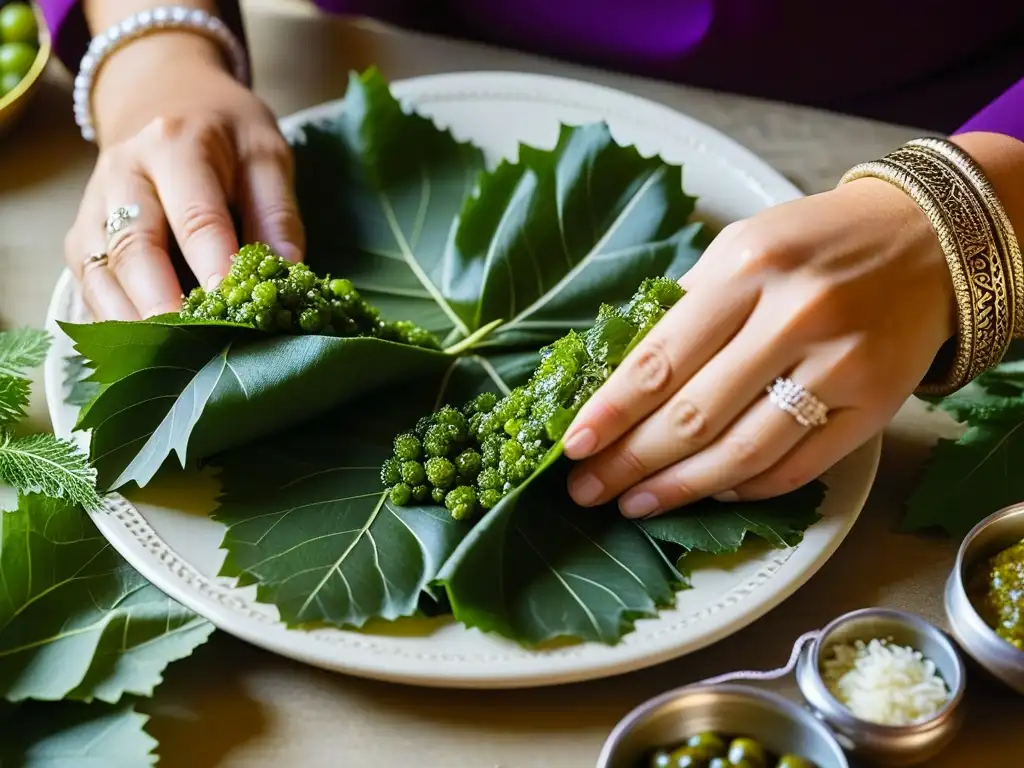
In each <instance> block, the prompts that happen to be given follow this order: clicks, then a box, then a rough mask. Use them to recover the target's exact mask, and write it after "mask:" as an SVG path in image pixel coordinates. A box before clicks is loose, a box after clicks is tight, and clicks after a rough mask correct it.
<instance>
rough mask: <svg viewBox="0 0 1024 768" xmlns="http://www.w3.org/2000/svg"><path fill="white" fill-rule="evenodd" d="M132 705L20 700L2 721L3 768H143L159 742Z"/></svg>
mask: <svg viewBox="0 0 1024 768" xmlns="http://www.w3.org/2000/svg"><path fill="white" fill-rule="evenodd" d="M148 720H149V718H148V717H147V716H146V715H143V714H141V713H139V712H136V711H135V709H134V708H133V707H132V706H131V705H129V704H121V705H118V706H106V705H98V704H89V705H85V704H81V703H78V702H62V703H60V704H53V703H49V702H47V703H39V702H31V703H27V704H22V705H20V706H19V707H18V709H17V710H15V712H14V713H13V714H12V716H11V718H10V719H9V720H6V721H5V722H3V723H2V727H3V731H4V735H3V739H2V740H0V764H2V765H3V766H4V767H5V768H145V766H151V765H156V762H157V757H156V755H155V754H154V752H153V750H154V749H156V746H157V743H156V740H155V739H153V737H151V736H150V735H149V734H147V733H146V732H145V731H144V730H143V726H145V724H146V722H147V721H148Z"/></svg>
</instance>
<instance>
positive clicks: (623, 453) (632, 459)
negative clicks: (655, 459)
mask: <svg viewBox="0 0 1024 768" xmlns="http://www.w3.org/2000/svg"><path fill="white" fill-rule="evenodd" d="M616 459H617V461H618V464H619V466H620V467H622V469H623V470H625V472H626V473H627V474H629V475H638V476H640V477H646V476H647V474H648V471H649V470H648V467H647V463H646V462H645V461H644V460H643V459H642V458H640V456H638V455H637V453H636V451H634V450H632V449H631V448H630V447H629V446H622V447H621V448H620V449H619V451H618V454H617V456H616Z"/></svg>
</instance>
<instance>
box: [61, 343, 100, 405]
mask: <svg viewBox="0 0 1024 768" xmlns="http://www.w3.org/2000/svg"><path fill="white" fill-rule="evenodd" d="M91 375H92V368H90V367H89V361H88V360H86V359H85V357H83V356H82V355H69V356H68V357H66V358H64V391H65V395H64V402H65V403H67V404H68V405H76V406H84V405H87V404H88V403H89V402H91V401H92V400H93V399H94V398H95V397H96V395H98V394H99V393H100V390H101V389H102V385H101V384H99V383H97V382H95V381H89V377H90V376H91Z"/></svg>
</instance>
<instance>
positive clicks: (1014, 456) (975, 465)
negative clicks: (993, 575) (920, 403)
mask: <svg viewBox="0 0 1024 768" xmlns="http://www.w3.org/2000/svg"><path fill="white" fill-rule="evenodd" d="M937 404H938V407H939V408H941V409H942V410H944V411H946V412H948V413H950V414H951V415H952V416H953V417H954V418H956V419H958V420H959V421H961V422H963V424H964V431H963V433H962V434H961V436H960V437H959V438H958V439H956V440H948V439H943V440H940V441H939V442H938V443H937V444H936V445H935V447H934V448H933V449H932V453H931V456H930V457H929V459H928V462H927V465H926V468H925V472H924V477H923V478H922V480H921V482H920V484H919V485H918V486H917V488H916V489H915V491H914V493H913V494H912V495H911V497H910V499H909V500H908V502H907V509H906V515H905V516H904V519H903V524H902V528H903V530H906V531H920V530H927V529H931V528H939V529H942V530H944V531H946V532H947V533H949V534H950V535H951V536H955V537H963V536H964V535H965V534H967V533H968V532H969V531H970V530H971V528H973V527H974V526H975V525H976V524H977V523H979V522H980V521H981V520H983V519H984V518H986V517H988V516H989V515H990V514H992V513H993V512H996V511H997V510H999V509H1002V508H1003V507H1005V506H1009V505H1010V504H1016V503H1017V502H1019V501H1020V500H1021V498H1024V475H1022V473H1021V472H1020V467H1021V466H1022V465H1024V364H1022V362H1021V361H1019V360H1009V361H1007V362H1004V363H1002V364H1000V365H999V366H997V367H996V368H994V369H993V370H991V371H989V372H987V373H985V374H983V375H982V376H980V377H979V378H978V379H977V380H976V381H974V382H972V383H971V384H970V385H968V386H967V387H965V388H964V389H962V390H960V391H959V392H956V393H954V394H952V395H949V396H948V397H946V398H943V399H941V400H939V401H938V403H937Z"/></svg>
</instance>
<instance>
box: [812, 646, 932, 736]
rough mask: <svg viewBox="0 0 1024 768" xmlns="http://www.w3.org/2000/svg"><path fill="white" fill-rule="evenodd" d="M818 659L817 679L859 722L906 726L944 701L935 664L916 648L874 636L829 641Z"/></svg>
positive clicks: (918, 719)
mask: <svg viewBox="0 0 1024 768" xmlns="http://www.w3.org/2000/svg"><path fill="white" fill-rule="evenodd" d="M831 651H832V657H831V658H829V659H826V660H824V661H823V662H822V670H821V672H822V678H823V679H824V680H825V684H826V685H827V686H828V689H829V690H830V691H831V692H832V695H833V696H835V697H836V699H838V700H839V701H840V702H842V704H843V705H844V706H845V707H846V708H847V709H849V710H850V712H852V713H853V714H854V715H855V716H856V717H859V718H860V719H861V720H868V721H870V722H873V723H880V724H882V725H908V724H910V723H915V722H920V721H922V720H927V719H928V718H930V717H932V716H934V715H935V713H936V712H938V711H939V710H940V709H942V706H943V705H944V704H945V703H946V702H947V701H949V697H950V692H949V689H948V688H947V687H946V683H945V682H944V681H943V679H942V678H941V677H940V676H939V674H938V672H937V671H936V669H935V663H934V662H933V661H931V660H929V659H926V658H924V656H923V655H922V654H921V652H920V651H916V650H914V649H913V648H907V647H904V646H900V645H895V644H893V643H892V638H889V639H887V640H886V639H883V640H879V639H874V640H871V642H869V643H864V641H862V640H857V641H855V642H854V643H853V645H839V644H837V645H834V646H832V647H831Z"/></svg>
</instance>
